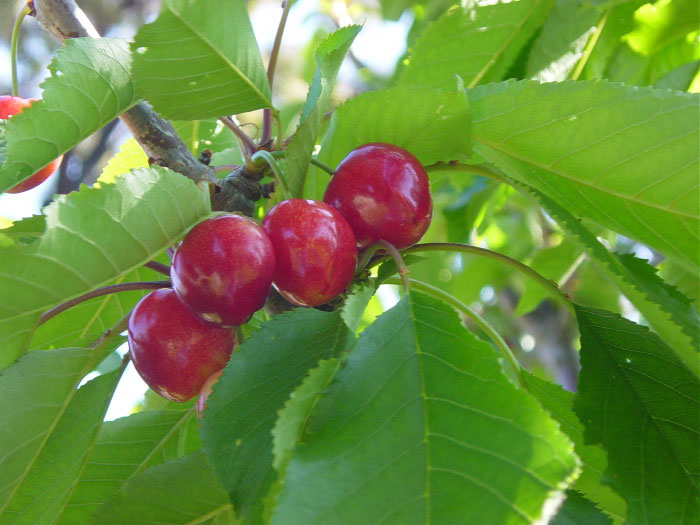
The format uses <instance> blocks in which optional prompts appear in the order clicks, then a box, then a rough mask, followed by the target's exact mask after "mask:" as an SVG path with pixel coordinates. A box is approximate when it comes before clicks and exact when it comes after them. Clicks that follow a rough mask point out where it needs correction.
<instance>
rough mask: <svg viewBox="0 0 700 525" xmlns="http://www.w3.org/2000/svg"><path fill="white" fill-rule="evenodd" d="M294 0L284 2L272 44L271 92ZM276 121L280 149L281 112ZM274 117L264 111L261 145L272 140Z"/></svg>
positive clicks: (268, 67) (269, 65)
mask: <svg viewBox="0 0 700 525" xmlns="http://www.w3.org/2000/svg"><path fill="white" fill-rule="evenodd" d="M292 3H293V0H286V1H284V2H282V17H281V18H280V23H279V25H278V26H277V34H276V35H275V42H274V44H272V50H271V51H270V61H269V62H268V64H267V81H268V83H269V84H270V91H272V83H273V80H274V78H275V69H276V68H277V59H278V58H279V54H280V47H281V46H282V34H283V33H284V26H285V25H286V24H287V16H288V15H289V9H290V8H291V7H292ZM276 113H277V114H276V115H274V116H275V120H277V126H278V130H277V132H278V135H277V145H278V147H279V145H280V141H281V136H282V126H281V125H280V121H279V112H276ZM272 117H273V110H272V109H265V110H264V111H263V125H262V134H261V136H260V144H265V143H266V142H267V141H269V140H270V128H271V121H272Z"/></svg>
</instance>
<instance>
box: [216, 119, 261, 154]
mask: <svg viewBox="0 0 700 525" xmlns="http://www.w3.org/2000/svg"><path fill="white" fill-rule="evenodd" d="M219 121H220V122H222V123H223V124H224V126H226V127H227V128H228V129H230V130H231V131H232V132H233V134H234V135H235V136H236V139H238V145H239V147H240V149H241V154H242V155H243V159H245V160H246V162H247V161H249V160H250V157H251V156H252V155H253V154H254V153H255V151H256V150H257V149H258V148H257V146H256V145H255V142H253V139H251V138H250V137H249V136H248V134H247V133H246V132H245V131H243V130H242V129H241V128H240V126H239V125H238V124H236V123H235V122H234V121H233V119H232V118H231V117H219Z"/></svg>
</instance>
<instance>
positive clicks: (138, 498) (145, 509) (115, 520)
mask: <svg viewBox="0 0 700 525" xmlns="http://www.w3.org/2000/svg"><path fill="white" fill-rule="evenodd" d="M205 522H206V523H213V524H221V525H223V524H235V523H236V520H235V519H234V516H233V507H232V505H231V503H230V502H229V500H228V496H227V494H226V491H225V490H224V488H223V487H222V486H221V484H220V483H219V481H218V480H217V479H216V475H215V474H214V471H213V470H212V468H211V467H210V466H209V464H208V463H207V458H206V456H205V455H204V453H203V452H195V453H193V454H190V455H189V456H185V457H184V458H181V459H176V460H174V461H170V462H168V463H163V464H161V465H156V466H155V467H152V468H150V469H148V470H146V471H144V472H141V473H140V474H138V475H137V476H134V477H133V478H131V479H130V480H129V481H127V482H126V483H125V484H124V485H123V486H122V488H121V489H120V490H119V492H118V493H117V495H116V496H115V497H114V498H113V499H112V500H111V501H109V502H108V503H107V504H106V505H105V506H103V507H102V508H101V509H100V512H99V513H98V514H96V515H95V517H94V519H93V521H92V523H99V524H101V525H102V524H104V525H107V524H114V525H124V524H125V523H159V524H163V525H165V524H186V523H205Z"/></svg>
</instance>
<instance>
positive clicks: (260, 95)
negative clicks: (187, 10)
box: [167, 5, 272, 107]
mask: <svg viewBox="0 0 700 525" xmlns="http://www.w3.org/2000/svg"><path fill="white" fill-rule="evenodd" d="M167 9H168V11H169V12H170V13H171V14H172V15H173V17H174V18H175V19H176V20H178V21H179V22H180V23H181V24H182V25H183V26H185V28H186V29H189V30H190V31H191V32H192V34H193V35H195V36H196V37H197V38H199V39H200V40H201V42H202V43H204V44H205V45H206V46H207V47H208V48H209V49H211V50H212V52H213V53H214V54H215V55H217V56H218V57H219V58H220V59H221V60H222V61H223V62H224V63H225V64H227V65H228V66H229V67H230V68H231V69H232V70H233V72H234V73H236V74H237V75H238V77H239V78H240V79H241V80H243V82H244V83H246V84H247V85H248V87H250V89H251V90H252V91H253V92H254V93H255V94H256V95H257V96H258V98H260V100H262V101H263V102H264V103H265V104H266V105H267V107H272V102H271V101H270V100H268V98H267V97H266V96H265V95H264V94H263V93H262V92H261V91H260V90H259V89H258V88H257V86H256V85H255V84H253V82H252V81H251V80H250V78H249V77H248V76H247V75H245V74H243V72H242V71H241V70H240V69H239V68H238V67H237V66H236V65H235V64H234V63H233V62H231V61H230V60H229V59H228V57H226V56H224V55H223V54H222V53H221V52H219V50H218V49H216V47H214V45H213V44H212V43H211V42H210V41H209V40H208V39H206V38H205V37H204V35H201V34H200V33H199V32H197V31H196V29H195V28H194V27H193V26H192V25H191V24H189V23H187V21H186V20H185V19H184V18H182V16H181V15H180V13H177V12H176V11H175V10H174V9H173V8H172V6H171V5H169V6H168V7H167Z"/></svg>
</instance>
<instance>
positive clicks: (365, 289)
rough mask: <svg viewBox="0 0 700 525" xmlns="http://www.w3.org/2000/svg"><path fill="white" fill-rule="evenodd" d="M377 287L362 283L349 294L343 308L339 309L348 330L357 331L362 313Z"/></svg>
mask: <svg viewBox="0 0 700 525" xmlns="http://www.w3.org/2000/svg"><path fill="white" fill-rule="evenodd" d="M376 291H377V287H376V286H373V285H372V284H363V285H362V286H359V287H356V288H355V289H354V290H353V293H352V294H350V295H349V296H348V297H347V299H345V303H344V304H343V308H342V310H341V311H340V316H341V317H342V318H343V321H345V324H346V325H347V327H348V329H349V330H350V332H352V333H355V332H357V328H358V327H359V326H360V322H361V321H362V314H364V312H365V309H366V308H367V305H368V304H369V302H370V301H371V300H372V297H374V294H375V292H376Z"/></svg>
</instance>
